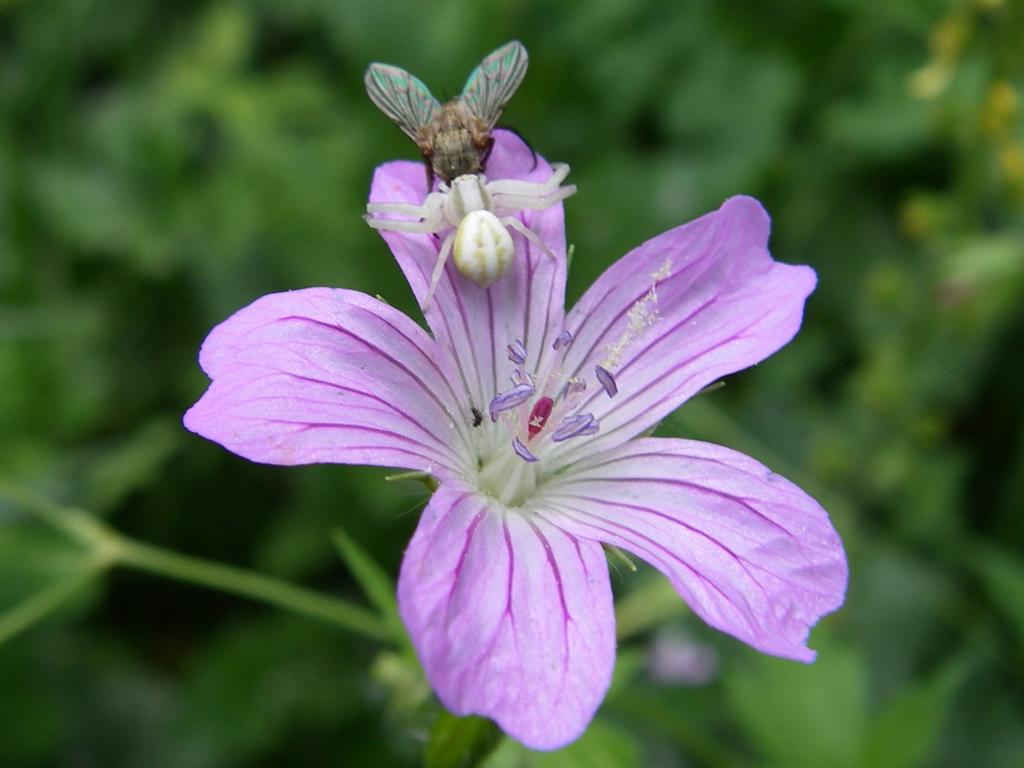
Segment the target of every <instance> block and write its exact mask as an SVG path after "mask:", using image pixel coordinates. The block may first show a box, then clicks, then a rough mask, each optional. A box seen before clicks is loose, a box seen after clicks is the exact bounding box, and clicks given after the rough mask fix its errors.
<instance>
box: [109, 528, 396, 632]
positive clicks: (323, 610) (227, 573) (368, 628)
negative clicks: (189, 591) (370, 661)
mask: <svg viewBox="0 0 1024 768" xmlns="http://www.w3.org/2000/svg"><path fill="white" fill-rule="evenodd" d="M115 553H116V554H115V562H116V563H117V564H118V565H123V566H126V567H128V568H134V569H136V570H140V571H146V572H148V573H153V574H156V575H158V576H165V577H167V578H170V579H176V580H178V581H184V582H187V583H189V584H195V585H197V586H201V587H209V588H211V589H216V590H220V591H221V592H228V593H231V594H234V595H241V596H242V597H248V598H250V599H252V600H257V601H259V602H262V603H266V604H268V605H273V606H275V607H277V608H284V609H285V610H289V611H292V612H294V613H300V614H303V615H304V616H309V617H311V618H314V619H320V620H321V621H326V622H328V623H329V624H335V625H337V626H340V627H344V628H345V629H348V630H351V631H353V632H356V633H358V634H361V635H365V636H366V637H370V638H373V639H374V640H387V641H390V640H391V639H392V637H393V635H392V633H391V632H389V631H388V629H387V628H386V627H385V626H384V624H383V623H382V622H381V620H380V619H379V618H377V616H375V615H374V614H373V613H371V612H370V611H368V610H366V609H365V608H360V607H359V606H357V605H352V604H350V603H347V602H345V601H343V600H338V599H337V598H334V597H328V596H327V595H324V594H321V593H320V592H316V591H314V590H311V589H305V588H304V587H297V586H295V585H293V584H289V583H288V582H286V581H281V580H280V579H275V578H273V577H271V576H264V575H263V574H260V573H254V572H253V571H248V570H245V569H243V568H236V567H234V566H231V565H223V564H221V563H214V562H210V561H209V560H202V559H200V558H197V557H191V556H190V555H183V554H180V553H178V552H172V551H170V550H166V549H161V548H159V547H154V546H151V545H149V544H143V543H142V542H139V541H133V540H131V539H126V538H121V539H120V541H119V542H118V546H117V548H116V549H115Z"/></svg>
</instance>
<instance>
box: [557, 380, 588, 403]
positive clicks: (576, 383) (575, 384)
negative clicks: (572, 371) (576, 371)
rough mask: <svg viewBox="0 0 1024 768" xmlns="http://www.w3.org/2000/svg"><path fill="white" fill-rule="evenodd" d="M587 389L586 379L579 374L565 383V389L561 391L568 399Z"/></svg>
mask: <svg viewBox="0 0 1024 768" xmlns="http://www.w3.org/2000/svg"><path fill="white" fill-rule="evenodd" d="M586 391H587V381H586V379H582V378H580V377H579V376H573V377H571V378H570V379H569V381H567V382H566V383H565V389H564V390H563V391H562V397H564V398H565V399H566V400H569V399H571V398H573V397H575V396H576V395H578V394H580V393H581V392H586Z"/></svg>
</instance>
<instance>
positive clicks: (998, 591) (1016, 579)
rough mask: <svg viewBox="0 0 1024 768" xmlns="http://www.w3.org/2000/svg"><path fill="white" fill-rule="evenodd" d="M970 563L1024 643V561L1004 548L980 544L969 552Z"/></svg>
mask: <svg viewBox="0 0 1024 768" xmlns="http://www.w3.org/2000/svg"><path fill="white" fill-rule="evenodd" d="M967 564H968V566H969V567H970V568H971V570H973V571H974V572H975V573H976V574H977V575H978V577H979V578H980V579H981V581H982V583H983V584H984V586H985V590H986V591H987V592H988V596H989V600H991V601H992V603H993V604H994V605H995V607H996V608H997V609H998V610H999V611H1000V612H1001V613H1002V614H1003V615H1004V616H1005V617H1006V619H1008V620H1009V622H1010V625H1011V626H1012V628H1013V629H1014V631H1016V633H1017V635H1018V640H1019V641H1020V642H1021V643H1024V560H1021V559H1020V558H1017V557H1014V556H1013V555H1012V554H1011V553H1010V552H1008V551H1007V550H1005V549H1002V548H1001V547H998V546H995V545H989V544H980V543H979V544H976V545H975V546H974V547H972V548H971V549H970V550H969V551H968V553H967Z"/></svg>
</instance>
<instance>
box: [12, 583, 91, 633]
mask: <svg viewBox="0 0 1024 768" xmlns="http://www.w3.org/2000/svg"><path fill="white" fill-rule="evenodd" d="M99 573H100V572H99V571H98V570H89V571H83V572H80V573H75V574H73V575H71V576H68V577H66V578H64V579H61V580H60V581H57V582H54V583H53V584H51V585H50V586H48V587H45V588H44V589H41V590H39V591H38V592H36V593H35V594H33V595H31V596H30V597H28V598H26V599H25V600H23V601H22V602H20V603H18V604H17V605H16V606H14V607H13V608H11V609H9V610H7V611H4V613H3V614H0V645H3V644H4V643H5V642H7V641H8V640H9V639H11V638H12V637H14V636H15V635H17V634H18V633H19V632H21V631H23V630H25V629H28V628H29V627H31V626H32V625H33V624H35V623H36V622H38V621H41V620H42V619H44V618H46V617H47V616H48V615H50V614H51V613H53V612H54V611H56V610H57V609H58V608H60V607H61V606H62V605H64V603H66V602H68V600H70V599H71V598H72V597H74V596H75V595H77V594H78V592H79V591H81V590H82V589H84V588H85V587H86V586H88V585H89V584H91V583H92V582H93V580H94V579H95V578H96V577H97V576H98V575H99Z"/></svg>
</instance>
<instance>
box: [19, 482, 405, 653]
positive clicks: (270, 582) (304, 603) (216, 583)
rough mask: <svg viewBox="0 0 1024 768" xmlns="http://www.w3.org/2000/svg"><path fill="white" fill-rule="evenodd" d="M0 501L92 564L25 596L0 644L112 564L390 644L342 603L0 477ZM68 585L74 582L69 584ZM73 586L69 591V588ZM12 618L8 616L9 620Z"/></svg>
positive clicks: (369, 620)
mask: <svg viewBox="0 0 1024 768" xmlns="http://www.w3.org/2000/svg"><path fill="white" fill-rule="evenodd" d="M0 498H6V499H7V500H9V501H11V502H12V503H13V504H14V505H15V506H16V507H19V508H20V509H22V510H24V511H25V512H28V513H30V514H32V515H34V516H35V517H37V518H38V519H39V520H41V521H42V522H44V523H46V524H47V525H49V526H51V527H53V528H56V529H57V530H59V531H62V532H64V533H65V534H67V535H68V536H69V537H71V538H72V539H74V540H75V541H77V542H78V543H80V544H82V545H83V546H85V547H87V548H88V549H91V550H92V551H93V552H94V553H95V555H96V559H95V566H94V567H93V568H90V569H89V570H87V571H84V572H82V573H79V574H76V577H75V578H74V579H68V580H67V581H60V582H57V583H56V584H54V585H53V586H51V587H48V588H46V589H44V590H43V591H41V592H39V593H37V594H35V595H33V596H32V597H30V598H28V600H26V601H25V602H24V603H22V604H21V605H19V606H17V607H15V608H14V610H13V611H12V612H10V613H8V614H5V615H4V617H3V619H2V620H0V641H2V640H3V639H4V638H5V637H6V636H9V635H4V634H3V633H4V631H8V632H10V633H11V634H13V633H14V632H17V631H20V629H23V628H25V627H27V626H29V625H30V624H31V623H33V622H34V621H38V620H39V619H40V618H42V617H43V616H45V615H46V614H47V613H48V612H50V611H52V610H54V609H55V608H56V607H58V606H59V605H60V604H61V603H62V602H63V601H64V600H67V599H69V598H70V597H71V596H72V595H73V594H74V592H75V589H77V588H78V587H81V586H82V584H84V583H87V582H88V581H89V580H91V579H93V578H95V577H96V576H97V575H98V574H100V573H102V572H105V571H106V570H108V569H109V568H111V567H113V566H117V565H121V566H125V567H127V568H134V569H135V570H139V571H146V572H148V573H153V574H157V575H160V576H165V577H167V578H171V579H176V580H177V581H183V582H186V583H189V584H195V585H197V586H201V587H208V588H210V589H217V590H220V591H222V592H228V593H231V594H235V595H241V596H242V597H247V598H249V599H251V600H257V601H259V602H262V603H266V604H267V605H272V606H275V607H277V608H284V609H285V610H289V611H293V612H295V613H300V614H302V615H304V616H309V617H311V618H314V619H319V620H321V621H326V622H328V623H330V624H334V625H335V626H339V627H342V628H344V629H347V630H350V631H352V632H356V633H358V634H361V635H365V636H366V637H369V638H372V639H374V640H384V641H393V639H394V636H393V633H391V632H389V630H388V627H387V626H386V625H385V624H384V622H382V621H381V620H380V619H379V618H378V617H377V616H376V615H375V614H373V613H371V612H370V611H368V610H366V609H365V608H361V607H359V606H357V605H353V604H351V603H348V602H346V601H344V600H339V599H337V598H334V597H328V596H327V595H324V594H322V593H320V592H316V591H314V590H311V589H305V588H303V587H298V586H295V585H293V584H289V583H288V582H285V581H281V580H280V579H275V578H273V577H270V576H264V575H262V574H259V573H255V572H253V571H249V570H245V569H243V568H236V567H234V566H230V565H223V564H221V563H215V562H211V561H209V560H203V559H200V558H198V557H191V556H189V555H182V554H179V553H177V552H171V551H170V550H166V549H161V548H160V547H154V546H151V545H149V544H144V543H142V542H140V541H135V540H133V539H129V538H127V537H125V536H122V535H121V534H119V533H118V532H117V531H115V530H113V529H112V528H110V527H109V526H108V525H106V523H104V522H103V521H101V520H98V519H97V518H96V517H94V516H93V515H91V514H89V513H88V512H85V511H83V510H79V509H74V508H71V507H64V506H62V505H60V504H56V503H54V502H52V501H50V500H49V499H46V498H44V497H42V496H39V495H37V494H34V493H32V492H31V491H27V490H24V489H22V488H20V487H17V486H15V485H13V484H11V483H8V482H6V481H5V480H4V479H3V478H0ZM72 582H75V584H74V585H73V584H72ZM73 586H74V588H73ZM12 617H13V618H12Z"/></svg>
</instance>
